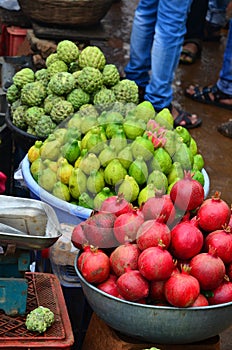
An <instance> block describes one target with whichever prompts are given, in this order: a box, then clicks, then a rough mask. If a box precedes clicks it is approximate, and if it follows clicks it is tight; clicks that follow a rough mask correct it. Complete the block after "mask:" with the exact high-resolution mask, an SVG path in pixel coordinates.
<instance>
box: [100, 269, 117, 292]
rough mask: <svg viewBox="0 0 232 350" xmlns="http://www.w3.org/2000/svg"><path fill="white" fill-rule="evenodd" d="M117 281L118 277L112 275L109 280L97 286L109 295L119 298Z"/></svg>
mask: <svg viewBox="0 0 232 350" xmlns="http://www.w3.org/2000/svg"><path fill="white" fill-rule="evenodd" d="M116 281H117V277H116V276H115V275H112V274H110V275H109V277H108V278H107V280H105V281H104V282H102V283H100V284H98V285H97V288H99V289H100V290H102V291H103V292H105V293H107V294H110V295H113V296H114V297H117V296H118V294H119V292H118V287H117V283H116Z"/></svg>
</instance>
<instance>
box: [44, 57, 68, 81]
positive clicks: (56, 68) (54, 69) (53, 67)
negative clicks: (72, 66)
mask: <svg viewBox="0 0 232 350" xmlns="http://www.w3.org/2000/svg"><path fill="white" fill-rule="evenodd" d="M47 70H48V74H49V76H50V77H51V76H52V75H54V74H55V73H58V72H67V71H68V66H67V64H66V63H65V62H64V61H61V60H57V61H55V62H53V63H51V64H50V65H49V67H48V68H47Z"/></svg>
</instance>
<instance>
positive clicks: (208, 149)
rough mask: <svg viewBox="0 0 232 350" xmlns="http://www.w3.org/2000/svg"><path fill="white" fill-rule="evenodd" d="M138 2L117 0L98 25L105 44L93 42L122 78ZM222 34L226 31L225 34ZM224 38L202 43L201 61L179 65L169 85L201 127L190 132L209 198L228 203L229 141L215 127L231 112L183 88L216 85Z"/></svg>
mask: <svg viewBox="0 0 232 350" xmlns="http://www.w3.org/2000/svg"><path fill="white" fill-rule="evenodd" d="M137 3H138V1H137V0H133V1H130V2H129V1H126V0H121V1H117V2H115V3H114V4H113V6H112V8H111V10H110V11H109V12H108V14H107V15H106V17H105V18H104V19H103V21H102V23H103V26H104V30H105V31H106V33H107V37H108V38H109V39H107V41H103V42H101V41H96V44H97V45H98V46H101V47H102V49H103V51H104V52H105V54H106V55H107V58H108V61H109V62H111V63H115V64H116V65H117V66H118V69H119V71H120V73H121V74H122V75H123V68H124V66H125V64H126V63H127V61H128V58H129V50H130V45H129V40H130V31H131V25H132V19H133V14H134V10H135V7H136V5H137ZM225 35H226V32H225ZM225 41H226V36H225V37H223V38H222V40H221V42H204V45H203V51H202V56H201V59H200V60H198V61H197V62H196V63H195V64H193V65H190V66H186V65H180V66H179V67H178V69H177V72H176V77H175V81H174V84H173V88H174V92H175V102H176V103H177V104H180V105H181V107H183V108H184V109H185V110H187V111H189V112H191V113H196V114H198V115H199V116H200V117H201V118H202V120H203V123H202V126H201V127H200V128H197V129H193V130H191V135H192V136H193V137H194V138H195V139H196V141H197V144H198V148H199V152H200V153H201V154H202V155H203V157H204V160H205V169H206V171H207V173H208V175H209V178H210V192H209V196H211V195H213V194H214V193H215V191H220V192H221V197H222V198H223V199H224V200H225V201H227V202H228V204H229V205H230V204H231V203H232V191H231V188H232V176H231V172H232V156H231V150H232V139H230V138H226V137H224V136H222V135H221V134H220V133H219V132H218V131H217V126H218V125H219V124H220V123H222V122H225V121H227V120H228V119H229V118H232V111H228V110H226V109H222V108H218V107H214V106H208V105H204V104H201V103H197V102H194V101H192V100H190V99H189V98H187V97H185V96H184V93H183V92H184V88H185V87H187V86H188V85H189V84H191V83H198V84H200V85H203V86H205V85H207V84H213V83H215V82H216V80H217V77H218V73H219V71H220V68H221V64H222V59H223V52H224V47H225Z"/></svg>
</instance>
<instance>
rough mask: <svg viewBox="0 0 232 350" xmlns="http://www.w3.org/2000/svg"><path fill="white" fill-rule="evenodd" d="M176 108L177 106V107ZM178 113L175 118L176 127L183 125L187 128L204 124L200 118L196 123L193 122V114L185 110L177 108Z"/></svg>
mask: <svg viewBox="0 0 232 350" xmlns="http://www.w3.org/2000/svg"><path fill="white" fill-rule="evenodd" d="M175 108H176V107H175ZM176 110H177V112H178V115H177V117H176V118H175V119H174V128H176V127H177V126H183V127H184V128H186V129H194V128H197V127H199V126H200V125H201V124H202V120H201V119H200V118H198V119H197V121H196V122H195V123H193V122H192V120H191V117H192V114H191V113H188V112H185V111H183V110H179V109H177V108H176Z"/></svg>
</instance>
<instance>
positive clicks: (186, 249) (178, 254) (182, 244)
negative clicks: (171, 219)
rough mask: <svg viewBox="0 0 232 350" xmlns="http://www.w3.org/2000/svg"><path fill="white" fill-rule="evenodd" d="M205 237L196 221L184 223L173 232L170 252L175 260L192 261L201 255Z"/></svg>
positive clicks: (178, 225) (175, 227)
mask: <svg viewBox="0 0 232 350" xmlns="http://www.w3.org/2000/svg"><path fill="white" fill-rule="evenodd" d="M203 242H204V236H203V234H202V232H201V231H200V230H199V229H198V228H197V226H196V223H195V221H191V220H190V221H183V222H180V223H179V224H177V225H176V226H174V228H173V229H172V230H171V245H170V251H171V252H172V254H173V255H174V257H175V258H178V259H182V260H185V259H190V258H192V257H193V256H194V255H196V254H198V253H200V251H201V248H202V246H203Z"/></svg>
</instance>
